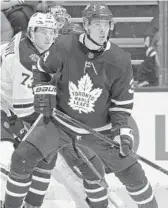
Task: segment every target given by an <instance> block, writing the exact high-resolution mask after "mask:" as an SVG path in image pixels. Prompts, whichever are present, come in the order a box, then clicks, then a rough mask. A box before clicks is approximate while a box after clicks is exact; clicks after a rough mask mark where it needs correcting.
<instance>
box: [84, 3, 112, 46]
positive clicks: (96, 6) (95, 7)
mask: <svg viewBox="0 0 168 208" xmlns="http://www.w3.org/2000/svg"><path fill="white" fill-rule="evenodd" d="M82 18H83V27H84V29H85V31H86V34H87V37H88V38H89V39H90V40H91V41H92V42H93V43H94V44H96V45H98V46H100V45H99V44H97V43H96V42H95V41H94V40H93V39H92V38H91V37H90V34H89V31H88V29H87V27H88V25H89V24H90V22H91V20H92V19H103V20H108V21H109V26H110V27H109V29H110V30H113V28H114V21H113V14H112V12H111V11H110V9H109V8H108V6H107V5H106V4H104V3H103V2H92V3H90V4H88V5H87V6H86V7H85V9H84V10H83V13H82ZM110 30H109V35H108V37H107V41H108V39H109V37H110Z"/></svg>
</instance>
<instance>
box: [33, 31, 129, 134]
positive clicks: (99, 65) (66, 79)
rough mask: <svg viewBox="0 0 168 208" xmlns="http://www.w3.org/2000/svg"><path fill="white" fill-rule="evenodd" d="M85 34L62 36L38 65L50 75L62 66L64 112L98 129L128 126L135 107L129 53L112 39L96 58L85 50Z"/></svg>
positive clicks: (60, 87) (60, 89)
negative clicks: (128, 120)
mask: <svg viewBox="0 0 168 208" xmlns="http://www.w3.org/2000/svg"><path fill="white" fill-rule="evenodd" d="M83 36H84V34H81V35H80V36H77V35H73V34H72V35H67V36H61V37H60V38H59V39H58V40H57V42H56V43H55V44H54V45H53V47H52V48H50V51H48V52H46V53H45V55H44V57H43V58H41V59H40V61H39V62H38V64H37V67H38V69H39V71H43V72H44V71H45V72H48V73H51V74H52V73H55V72H56V71H57V69H58V68H61V77H60V80H59V82H58V94H57V108H58V109H60V110H62V111H63V112H64V113H66V114H68V115H70V116H72V117H73V118H75V119H77V120H79V121H81V122H83V123H85V124H87V125H89V126H91V127H93V128H96V130H98V131H99V130H100V131H101V130H105V129H108V128H111V125H108V124H109V123H110V124H111V123H112V125H113V126H116V125H117V126H121V125H125V124H127V119H128V117H129V116H130V114H131V110H132V107H133V72H132V67H131V60H130V55H129V54H128V53H126V52H124V51H123V50H122V49H120V48H119V47H118V46H117V45H115V44H113V43H111V42H110V41H109V42H108V43H107V46H106V49H105V51H104V52H103V53H102V54H100V55H99V56H95V57H94V55H95V54H94V53H91V52H89V51H88V53H86V50H84V46H82V45H83V44H82V41H83ZM58 120H59V121H60V122H61V123H62V124H64V125H66V126H67V127H69V128H71V129H72V130H75V131H77V132H78V129H77V128H74V129H73V127H71V126H69V124H67V122H66V121H63V120H62V119H60V118H58ZM79 133H81V132H80V131H79ZM83 133H84V131H83Z"/></svg>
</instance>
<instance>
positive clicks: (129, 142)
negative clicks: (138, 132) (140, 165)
mask: <svg viewBox="0 0 168 208" xmlns="http://www.w3.org/2000/svg"><path fill="white" fill-rule="evenodd" d="M112 138H113V141H115V142H117V143H118V144H119V149H120V155H121V156H122V157H126V156H128V155H129V154H130V153H131V151H132V148H133V143H134V135H133V130H132V129H131V128H130V127H128V126H122V127H120V128H116V129H114V130H112Z"/></svg>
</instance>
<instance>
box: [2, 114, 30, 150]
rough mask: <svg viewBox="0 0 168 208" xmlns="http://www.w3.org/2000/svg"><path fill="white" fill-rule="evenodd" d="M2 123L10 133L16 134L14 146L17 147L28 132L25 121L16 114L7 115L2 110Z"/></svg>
mask: <svg viewBox="0 0 168 208" xmlns="http://www.w3.org/2000/svg"><path fill="white" fill-rule="evenodd" d="M1 125H2V128H4V129H5V130H6V131H7V132H8V133H10V134H11V135H12V136H14V147H15V148H16V147H17V146H18V145H19V143H20V142H21V141H22V139H23V138H24V136H25V134H26V133H27V129H26V128H25V126H24V124H23V121H22V120H21V119H20V118H18V117H17V116H16V115H12V116H7V114H6V113H5V112H4V111H1Z"/></svg>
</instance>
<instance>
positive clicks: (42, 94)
mask: <svg viewBox="0 0 168 208" xmlns="http://www.w3.org/2000/svg"><path fill="white" fill-rule="evenodd" d="M33 90H34V110H35V111H36V112H37V113H42V114H44V116H45V117H48V118H49V117H50V116H52V114H53V109H54V108H56V87H55V86H53V85H51V84H48V83H41V85H40V84H38V85H37V86H35V87H34V88H33Z"/></svg>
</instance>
